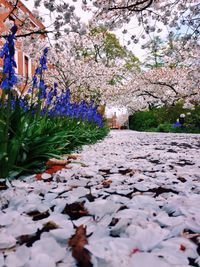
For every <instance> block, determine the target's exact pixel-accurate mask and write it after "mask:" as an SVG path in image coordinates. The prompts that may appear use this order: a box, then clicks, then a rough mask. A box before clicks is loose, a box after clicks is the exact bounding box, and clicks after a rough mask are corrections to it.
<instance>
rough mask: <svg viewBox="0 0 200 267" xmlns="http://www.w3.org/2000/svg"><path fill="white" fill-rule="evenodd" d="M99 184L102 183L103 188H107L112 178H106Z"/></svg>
mask: <svg viewBox="0 0 200 267" xmlns="http://www.w3.org/2000/svg"><path fill="white" fill-rule="evenodd" d="M101 184H102V185H103V187H104V188H108V187H110V185H111V184H112V180H108V179H106V180H104V181H103V182H102V183H101Z"/></svg>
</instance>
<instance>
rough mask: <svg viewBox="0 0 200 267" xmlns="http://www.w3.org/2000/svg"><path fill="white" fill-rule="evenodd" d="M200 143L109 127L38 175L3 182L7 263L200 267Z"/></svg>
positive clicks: (1, 236) (0, 232) (1, 231)
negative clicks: (65, 162) (53, 169)
mask: <svg viewBox="0 0 200 267" xmlns="http://www.w3.org/2000/svg"><path fill="white" fill-rule="evenodd" d="M199 151H200V135H192V134H165V133H140V132H134V131H128V130H124V131H111V132H110V134H109V136H108V137H107V138H106V139H105V140H104V141H102V142H100V143H97V144H95V145H92V146H85V147H84V149H83V151H82V152H81V153H80V157H78V158H77V159H73V160H71V163H69V164H68V165H67V168H63V169H61V170H59V171H58V172H56V173H55V174H50V173H45V174H44V175H42V180H40V181H37V180H36V176H35V175H33V176H29V177H24V178H22V179H20V180H15V181H12V182H7V183H6V185H5V184H4V183H3V181H1V182H0V189H1V191H0V207H1V211H0V266H5V267H35V266H37V267H44V266H48V267H73V266H81V267H89V266H94V267H116V266H119V265H120V267H138V266H141V267H157V266H159V267H170V266H174V267H186V266H200V157H199V156H200V152H199ZM69 167H70V168H69Z"/></svg>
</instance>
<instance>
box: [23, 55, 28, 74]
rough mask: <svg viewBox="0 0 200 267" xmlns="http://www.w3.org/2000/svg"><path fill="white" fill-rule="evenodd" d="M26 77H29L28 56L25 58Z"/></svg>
mask: <svg viewBox="0 0 200 267" xmlns="http://www.w3.org/2000/svg"><path fill="white" fill-rule="evenodd" d="M24 76H25V77H26V78H28V77H29V60H28V57H27V56H24Z"/></svg>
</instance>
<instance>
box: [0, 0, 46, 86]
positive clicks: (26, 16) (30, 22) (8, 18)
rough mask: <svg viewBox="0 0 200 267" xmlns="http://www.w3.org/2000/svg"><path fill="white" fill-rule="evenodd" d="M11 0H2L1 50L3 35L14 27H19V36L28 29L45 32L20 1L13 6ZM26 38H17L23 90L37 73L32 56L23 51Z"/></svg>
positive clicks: (19, 70) (43, 36)
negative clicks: (35, 72)
mask: <svg viewBox="0 0 200 267" xmlns="http://www.w3.org/2000/svg"><path fill="white" fill-rule="evenodd" d="M12 2H13V1H11V0H0V36H1V38H0V49H1V47H2V46H3V43H4V42H3V39H4V38H3V37H2V36H3V35H5V34H6V33H7V34H8V33H9V29H10V28H11V27H12V25H14V24H15V25H17V26H18V32H17V35H20V34H23V29H24V28H26V29H28V31H29V32H31V31H34V30H35V29H38V31H41V32H42V31H43V30H44V29H45V26H44V25H43V24H42V22H41V21H40V20H39V19H37V18H36V17H35V16H34V15H33V14H32V13H31V11H30V10H29V9H28V8H27V7H26V6H25V5H24V4H23V3H22V2H21V1H20V0H19V1H14V3H17V6H16V7H15V4H12ZM25 38H26V37H22V38H17V40H16V51H15V60H16V63H17V69H16V73H17V74H18V77H20V78H21V79H20V80H21V81H22V84H21V90H23V88H24V87H26V84H27V81H28V79H30V78H31V77H32V75H33V73H34V71H35V62H34V61H33V60H32V59H31V57H30V55H29V54H27V52H25V51H24V49H23V40H25ZM31 38H37V40H38V41H40V40H41V39H44V38H45V35H44V34H37V35H36V34H33V35H31ZM2 65H3V61H2V59H0V72H1V71H2Z"/></svg>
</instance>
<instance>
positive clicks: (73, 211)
mask: <svg viewBox="0 0 200 267" xmlns="http://www.w3.org/2000/svg"><path fill="white" fill-rule="evenodd" d="M62 214H67V215H69V216H70V218H71V219H72V220H77V219H79V218H81V217H83V216H87V215H88V211H87V210H86V209H85V207H84V205H83V203H81V202H74V203H72V204H66V206H65V208H64V210H63V211H62Z"/></svg>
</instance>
